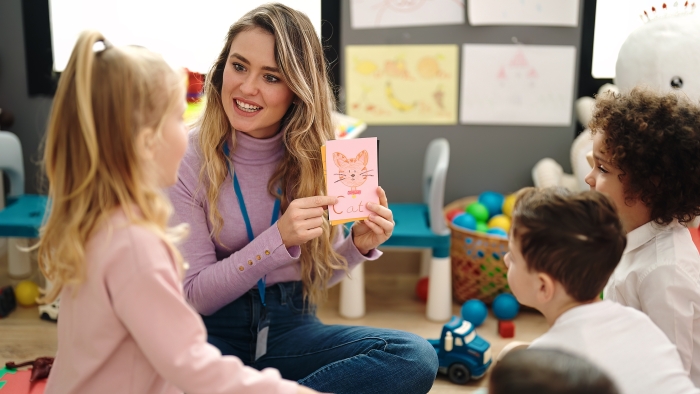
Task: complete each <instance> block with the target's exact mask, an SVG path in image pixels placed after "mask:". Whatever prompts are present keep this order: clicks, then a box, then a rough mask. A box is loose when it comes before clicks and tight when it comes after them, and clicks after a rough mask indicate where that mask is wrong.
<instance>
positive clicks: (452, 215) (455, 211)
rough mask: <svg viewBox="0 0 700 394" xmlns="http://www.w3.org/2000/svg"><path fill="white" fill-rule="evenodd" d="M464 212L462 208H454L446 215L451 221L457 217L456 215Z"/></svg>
mask: <svg viewBox="0 0 700 394" xmlns="http://www.w3.org/2000/svg"><path fill="white" fill-rule="evenodd" d="M462 213H464V209H462V208H455V209H452V210H450V211H449V212H447V213H446V214H445V217H446V218H447V220H448V221H450V222H451V221H452V219H454V218H455V216H457V215H459V214H462Z"/></svg>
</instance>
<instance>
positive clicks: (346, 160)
mask: <svg viewBox="0 0 700 394" xmlns="http://www.w3.org/2000/svg"><path fill="white" fill-rule="evenodd" d="M321 153H322V156H323V171H324V173H325V177H326V190H327V191H328V195H329V196H337V197H338V203H337V204H335V205H332V206H329V207H328V219H329V220H330V222H331V224H332V225H337V224H342V223H347V222H354V221H357V220H363V219H367V217H368V216H369V211H368V210H367V209H366V208H365V205H366V204H367V203H368V202H374V203H377V204H378V203H379V195H377V187H379V179H378V178H379V174H378V172H377V138H376V137H372V138H356V139H349V140H333V141H328V142H326V145H325V146H323V147H321Z"/></svg>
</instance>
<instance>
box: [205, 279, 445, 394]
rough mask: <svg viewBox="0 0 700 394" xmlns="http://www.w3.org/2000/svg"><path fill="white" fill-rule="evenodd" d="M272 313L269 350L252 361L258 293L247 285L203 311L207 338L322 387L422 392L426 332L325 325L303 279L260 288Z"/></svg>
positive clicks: (428, 352)
mask: <svg viewBox="0 0 700 394" xmlns="http://www.w3.org/2000/svg"><path fill="white" fill-rule="evenodd" d="M265 301H266V303H267V314H268V316H269V317H270V331H269V334H268V342H267V354H265V355H264V356H262V357H261V358H260V359H258V360H257V361H255V347H256V341H257V327H258V321H259V319H260V310H261V306H262V304H261V302H260V294H259V292H258V289H257V288H255V289H252V290H250V291H248V292H247V293H246V294H245V295H243V296H242V297H240V298H238V299H237V300H235V301H233V302H232V303H230V304H228V305H226V306H225V307H223V308H221V309H220V310H219V311H217V312H216V313H214V314H213V315H211V316H202V318H203V320H204V324H205V325H206V327H207V332H208V335H209V338H208V340H209V343H211V344H212V345H214V346H216V347H217V348H219V350H221V353H223V354H228V355H234V356H236V357H238V358H240V359H241V360H242V361H243V362H244V363H245V364H246V365H249V366H251V367H253V368H256V369H259V370H260V369H263V368H269V367H271V368H276V369H278V370H279V371H280V373H281V374H282V376H283V377H284V378H285V379H290V380H296V381H298V382H299V383H300V384H302V385H304V386H307V387H311V388H313V389H315V390H318V391H321V392H326V393H339V394H341V393H402V394H403V393H427V392H428V390H430V388H431V387H432V385H433V381H434V380H435V375H436V374H437V369H438V359H437V355H436V353H435V350H434V349H433V347H432V345H430V343H428V341H426V340H425V339H423V338H421V337H419V336H417V335H414V334H410V333H407V332H403V331H397V330H387V329H380V328H372V327H353V326H328V325H324V324H323V323H321V321H320V320H319V319H318V318H317V317H316V310H315V307H310V306H309V305H308V304H304V301H303V297H302V284H301V282H287V283H278V284H275V285H272V286H269V287H268V288H267V290H266V291H265Z"/></svg>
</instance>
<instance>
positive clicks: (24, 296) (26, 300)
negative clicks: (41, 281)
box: [15, 280, 39, 307]
mask: <svg viewBox="0 0 700 394" xmlns="http://www.w3.org/2000/svg"><path fill="white" fill-rule="evenodd" d="M15 298H16V299H17V303H18V304H20V305H22V306H27V307H29V306H34V305H36V299H37V298H39V286H38V285H37V284H36V283H34V282H32V281H31V280H23V281H21V282H19V283H17V286H15Z"/></svg>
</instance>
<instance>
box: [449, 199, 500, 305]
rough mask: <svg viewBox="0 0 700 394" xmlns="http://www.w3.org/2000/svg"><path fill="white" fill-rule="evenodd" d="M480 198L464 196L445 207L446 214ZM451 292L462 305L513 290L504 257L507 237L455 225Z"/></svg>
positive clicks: (453, 231) (488, 302) (491, 298)
mask: <svg viewBox="0 0 700 394" xmlns="http://www.w3.org/2000/svg"><path fill="white" fill-rule="evenodd" d="M476 201H477V197H465V198H462V199H459V200H457V201H454V202H452V203H450V204H449V205H447V206H446V207H445V210H444V212H445V213H447V212H449V211H451V210H453V209H455V208H462V209H464V208H465V207H466V206H468V205H469V204H471V203H473V202H476ZM448 226H449V227H450V229H451V230H452V240H451V241H452V243H451V246H450V255H451V257H452V295H453V298H454V300H455V301H457V302H459V303H460V304H461V303H463V302H465V301H466V300H469V299H472V298H476V299H479V300H481V301H483V302H485V303H487V304H490V303H491V302H492V301H493V299H494V298H495V297H496V296H497V295H499V294H501V293H510V288H509V287H508V278H507V275H506V273H507V272H508V269H507V268H506V265H505V263H504V262H503V257H504V256H505V254H506V253H507V252H508V240H507V239H505V238H503V237H498V236H495V235H490V234H485V233H480V232H476V231H470V230H466V229H464V228H461V227H457V226H454V225H452V223H449V222H448Z"/></svg>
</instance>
